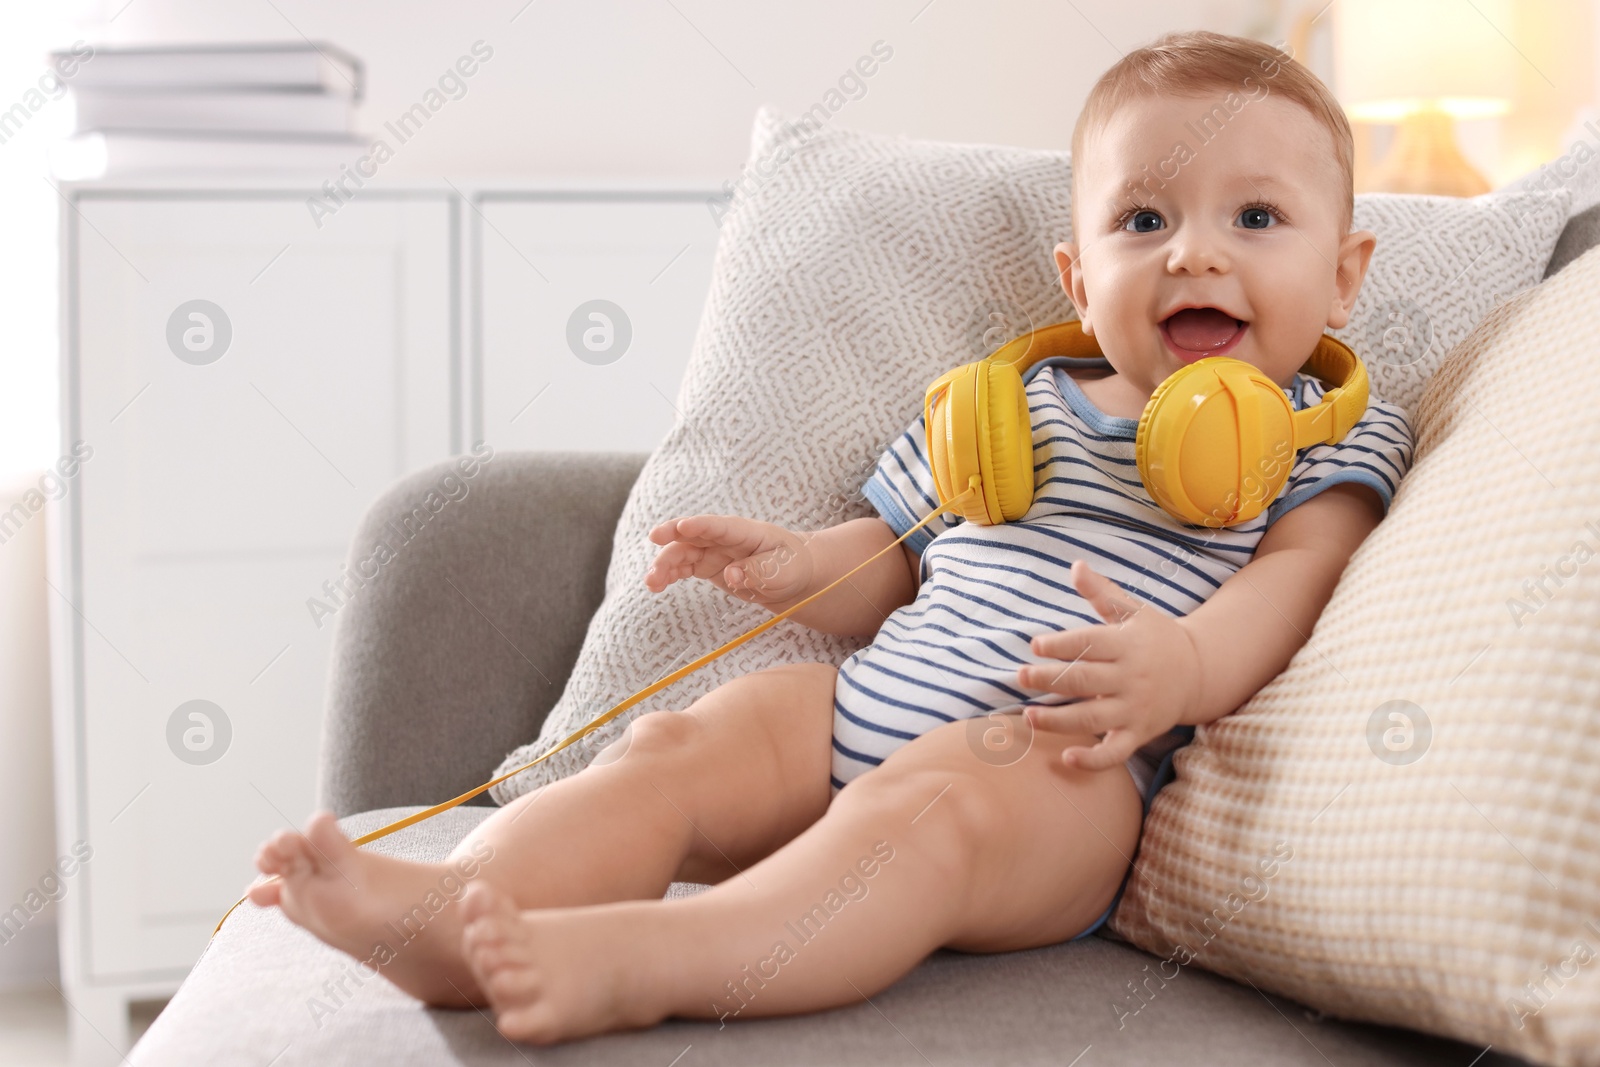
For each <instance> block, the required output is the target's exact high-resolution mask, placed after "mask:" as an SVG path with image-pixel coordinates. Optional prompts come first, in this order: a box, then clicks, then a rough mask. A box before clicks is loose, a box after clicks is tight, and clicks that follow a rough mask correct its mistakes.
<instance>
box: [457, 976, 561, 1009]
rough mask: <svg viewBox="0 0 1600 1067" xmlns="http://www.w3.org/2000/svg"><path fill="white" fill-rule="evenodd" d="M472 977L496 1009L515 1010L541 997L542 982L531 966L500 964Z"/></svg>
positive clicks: (542, 990)
mask: <svg viewBox="0 0 1600 1067" xmlns="http://www.w3.org/2000/svg"><path fill="white" fill-rule="evenodd" d="M473 977H474V978H476V979H477V980H478V988H479V989H482V990H483V994H484V996H486V997H488V998H489V1003H490V1004H492V1005H494V1007H495V1010H496V1011H500V1012H504V1011H515V1010H517V1009H519V1008H523V1007H526V1006H527V1005H529V1004H533V1003H534V1002H536V1001H538V1000H541V999H542V994H543V992H544V989H543V982H542V981H541V980H540V976H539V972H538V971H536V970H535V969H533V968H531V967H519V966H514V965H513V966H502V967H496V968H493V969H491V970H489V971H487V972H485V973H483V974H479V973H478V972H477V971H476V970H474V972H473Z"/></svg>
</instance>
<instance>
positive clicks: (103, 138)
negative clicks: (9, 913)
mask: <svg viewBox="0 0 1600 1067" xmlns="http://www.w3.org/2000/svg"><path fill="white" fill-rule="evenodd" d="M51 58H52V59H53V60H56V61H58V62H60V63H65V62H69V61H70V62H71V64H72V66H74V67H75V68H76V69H75V71H74V73H73V75H72V77H71V78H69V79H67V80H66V84H67V86H68V87H69V88H70V90H71V93H72V99H73V103H74V105H75V107H76V115H77V118H76V124H75V127H74V133H73V135H72V136H71V137H70V138H68V139H67V140H64V141H61V142H59V143H57V144H56V145H54V146H52V151H51V166H52V169H54V170H55V172H56V175H57V177H60V178H65V179H72V180H77V179H86V178H99V177H116V176H120V175H126V174H140V173H153V172H161V173H166V174H171V173H185V172H207V173H216V172H236V173H237V172H250V173H259V172H262V171H268V172H274V171H296V172H316V173H329V172H334V171H337V170H338V168H339V165H340V164H341V163H349V162H350V161H351V160H352V159H354V158H356V157H357V156H358V155H360V153H361V152H362V151H363V150H364V148H365V145H366V141H365V140H364V139H362V138H359V137H356V136H355V135H354V134H353V133H352V132H351V129H352V125H353V120H354V113H355V106H356V104H358V103H359V102H360V100H361V95H362V87H363V82H364V80H365V75H364V71H363V69H362V66H361V61H360V60H358V59H356V58H355V57H354V56H352V55H350V54H349V53H347V52H344V51H341V50H340V49H338V48H336V47H334V46H332V45H328V44H320V43H319V44H313V43H311V42H309V41H297V42H292V43H287V44H237V45H186V46H171V47H146V48H98V47H97V48H95V49H94V50H93V54H92V56H90V57H88V58H87V59H86V58H84V57H83V56H82V54H81V51H80V53H79V54H78V55H76V56H73V55H71V54H69V53H66V52H62V53H57V54H56V55H53V56H52V57H51ZM58 69H61V68H60V67H58Z"/></svg>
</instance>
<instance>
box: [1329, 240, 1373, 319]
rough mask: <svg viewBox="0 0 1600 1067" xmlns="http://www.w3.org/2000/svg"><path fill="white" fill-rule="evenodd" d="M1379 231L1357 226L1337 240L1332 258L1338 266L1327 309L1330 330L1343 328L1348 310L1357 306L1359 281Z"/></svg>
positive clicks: (1365, 274) (1363, 273) (1348, 317)
mask: <svg viewBox="0 0 1600 1067" xmlns="http://www.w3.org/2000/svg"><path fill="white" fill-rule="evenodd" d="M1377 244H1378V235H1377V234H1375V233H1373V232H1372V231H1371V230H1356V231H1354V232H1352V233H1349V234H1346V235H1345V238H1344V240H1342V241H1340V242H1339V251H1338V256H1337V258H1336V259H1335V261H1334V262H1335V264H1336V267H1337V270H1336V271H1335V273H1334V278H1333V302H1332V304H1331V306H1330V307H1329V309H1328V326H1327V328H1328V329H1330V330H1338V329H1342V328H1343V327H1344V326H1345V325H1347V324H1348V323H1349V322H1350V312H1351V310H1352V309H1353V308H1354V307H1355V306H1356V297H1357V295H1359V294H1360V292H1361V282H1362V280H1363V279H1365V278H1366V276H1367V267H1368V265H1369V264H1371V262H1372V250H1373V249H1374V248H1376V247H1377Z"/></svg>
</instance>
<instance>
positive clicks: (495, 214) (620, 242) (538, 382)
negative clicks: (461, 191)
mask: <svg viewBox="0 0 1600 1067" xmlns="http://www.w3.org/2000/svg"><path fill="white" fill-rule="evenodd" d="M473 206H474V208H475V209H476V210H475V211H474V212H473V213H472V214H471V217H470V218H469V220H468V224H469V226H471V227H472V230H473V233H474V236H475V237H476V238H477V240H478V241H479V242H480V243H479V247H480V248H481V259H480V261H479V264H478V270H479V271H480V272H481V273H480V274H479V275H478V276H477V278H476V280H477V283H478V284H477V288H476V294H477V299H476V301H475V307H474V318H475V320H476V321H477V323H478V324H479V327H480V329H479V333H478V336H477V337H476V338H475V341H476V343H475V344H474V346H473V353H472V354H473V361H472V367H473V371H474V377H475V381H476V384H478V385H479V388H478V389H476V390H475V391H474V395H475V396H476V397H478V398H479V401H478V403H477V404H475V405H474V407H473V410H472V411H471V413H470V418H471V421H472V425H473V427H474V430H475V434H474V436H481V437H483V438H484V439H486V440H488V441H491V442H493V443H494V444H495V445H496V446H497V447H498V446H501V445H503V446H504V447H507V448H535V449H576V450H598V451H615V452H622V451H649V450H650V449H652V448H654V447H655V446H656V445H657V444H658V443H659V442H660V441H661V439H662V438H663V437H665V436H666V432H667V430H668V428H669V427H671V425H672V421H673V419H674V418H676V409H675V407H674V405H675V404H676V403H677V399H678V386H679V384H680V383H681V382H682V380H683V372H684V368H685V366H686V365H687V364H688V359H689V348H690V345H691V343H692V342H693V341H694V334H695V330H696V328H697V327H698V325H699V322H700V314H701V311H702V309H703V308H704V306H705V302H706V290H707V287H708V286H709V283H710V277H711V258H712V255H713V253H714V252H715V251H716V242H717V225H716V222H715V220H714V219H713V217H712V214H711V212H710V211H709V210H707V208H706V196H705V194H703V193H695V194H683V195H677V196H673V195H669V194H659V195H657V196H654V197H651V198H648V199H645V198H632V199H612V200H596V199H588V200H580V199H576V198H564V197H550V196H545V197H535V196H528V195H517V194H487V195H485V196H483V197H482V198H481V199H480V200H478V201H477V202H475V204H474V205H473Z"/></svg>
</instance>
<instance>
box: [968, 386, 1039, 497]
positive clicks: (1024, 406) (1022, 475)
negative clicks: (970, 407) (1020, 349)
mask: <svg viewBox="0 0 1600 1067" xmlns="http://www.w3.org/2000/svg"><path fill="white" fill-rule="evenodd" d="M987 371H988V373H987V385H988V388H987V389H986V390H984V391H985V393H986V394H987V396H986V397H985V398H984V399H985V401H986V402H985V403H983V404H981V405H980V406H979V409H978V410H979V411H980V412H981V413H982V414H981V421H980V423H979V427H978V429H979V440H980V441H981V442H982V445H983V449H984V456H985V459H986V462H985V463H984V467H983V475H984V479H983V482H984V487H985V490H986V491H985V493H984V497H985V499H986V502H987V504H988V507H989V510H990V513H991V514H992V515H995V516H996V517H995V518H994V520H993V521H994V522H1016V521H1017V520H1018V519H1020V518H1022V516H1024V515H1026V514H1027V513H1028V509H1029V508H1031V507H1033V486H1034V477H1033V420H1032V418H1030V417H1029V414H1028V391H1027V387H1026V386H1025V385H1023V382H1022V375H1021V374H1020V373H1018V371H1017V368H1016V366H1015V365H1014V364H1011V363H998V362H990V363H988V364H987ZM992 524H993V523H991V525H992Z"/></svg>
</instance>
